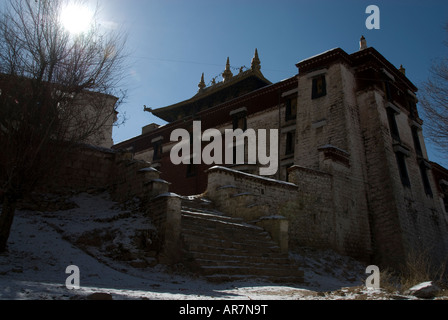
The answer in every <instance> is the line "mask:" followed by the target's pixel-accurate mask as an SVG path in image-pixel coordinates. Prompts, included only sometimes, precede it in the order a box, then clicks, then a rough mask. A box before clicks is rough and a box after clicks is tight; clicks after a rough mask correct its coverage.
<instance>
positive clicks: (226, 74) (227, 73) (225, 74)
mask: <svg viewBox="0 0 448 320" xmlns="http://www.w3.org/2000/svg"><path fill="white" fill-rule="evenodd" d="M232 77H233V73H232V71H230V59H229V57H227V63H226V69H225V70H224V72H223V73H222V78H223V80H224V82H225V81H227V80H230V78H232Z"/></svg>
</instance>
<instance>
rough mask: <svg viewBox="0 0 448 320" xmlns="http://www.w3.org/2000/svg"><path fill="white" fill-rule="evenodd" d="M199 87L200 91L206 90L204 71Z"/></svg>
mask: <svg viewBox="0 0 448 320" xmlns="http://www.w3.org/2000/svg"><path fill="white" fill-rule="evenodd" d="M198 87H199V91H201V90H204V88H205V87H206V85H205V81H204V73H202V77H201V82H199V84H198Z"/></svg>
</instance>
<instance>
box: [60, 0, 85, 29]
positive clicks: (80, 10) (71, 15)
mask: <svg viewBox="0 0 448 320" xmlns="http://www.w3.org/2000/svg"><path fill="white" fill-rule="evenodd" d="M60 19H61V23H62V25H63V26H64V28H65V29H66V30H67V31H68V32H70V33H73V34H80V33H83V32H86V31H87V30H89V28H90V25H91V24H92V20H93V12H92V11H91V10H90V9H89V8H87V7H85V6H81V5H76V4H69V5H67V6H66V7H64V8H63V9H62V12H61V18H60Z"/></svg>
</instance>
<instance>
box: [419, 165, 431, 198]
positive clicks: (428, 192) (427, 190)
mask: <svg viewBox="0 0 448 320" xmlns="http://www.w3.org/2000/svg"><path fill="white" fill-rule="evenodd" d="M420 173H421V175H422V181H423V187H424V188H425V193H426V195H428V196H430V197H432V189H431V184H430V183H429V178H428V171H427V168H426V165H425V162H424V161H421V162H420Z"/></svg>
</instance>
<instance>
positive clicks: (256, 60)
mask: <svg viewBox="0 0 448 320" xmlns="http://www.w3.org/2000/svg"><path fill="white" fill-rule="evenodd" d="M250 68H251V69H252V70H253V71H259V70H260V69H261V64H260V58H259V57H258V50H257V49H255V55H254V57H253V58H252V63H251V65H250Z"/></svg>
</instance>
